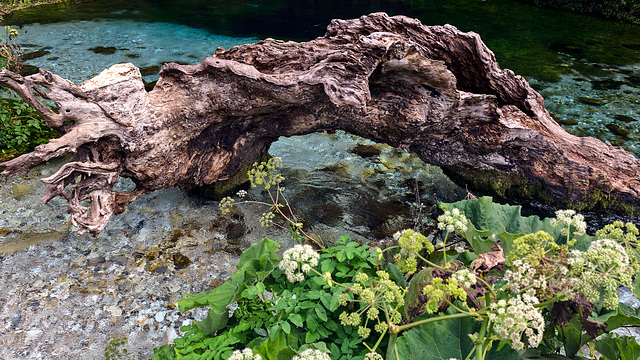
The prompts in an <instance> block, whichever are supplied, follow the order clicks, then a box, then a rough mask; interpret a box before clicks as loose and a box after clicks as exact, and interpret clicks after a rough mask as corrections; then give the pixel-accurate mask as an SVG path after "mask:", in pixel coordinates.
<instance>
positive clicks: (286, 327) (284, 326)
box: [281, 321, 291, 335]
mask: <svg viewBox="0 0 640 360" xmlns="http://www.w3.org/2000/svg"><path fill="white" fill-rule="evenodd" d="M281 326H282V331H284V332H285V334H287V335H289V334H291V324H289V323H288V322H286V321H283V322H282V325H281Z"/></svg>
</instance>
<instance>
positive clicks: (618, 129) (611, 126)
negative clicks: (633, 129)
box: [605, 123, 630, 139]
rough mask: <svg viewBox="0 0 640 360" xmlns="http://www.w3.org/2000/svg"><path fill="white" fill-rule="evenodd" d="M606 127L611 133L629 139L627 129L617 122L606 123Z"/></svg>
mask: <svg viewBox="0 0 640 360" xmlns="http://www.w3.org/2000/svg"><path fill="white" fill-rule="evenodd" d="M605 127H606V128H607V129H609V131H611V133H613V134H615V135H618V136H621V137H623V138H625V139H629V133H630V131H629V130H626V129H623V128H621V127H620V126H618V125H617V124H614V123H611V124H607V125H606V126H605Z"/></svg>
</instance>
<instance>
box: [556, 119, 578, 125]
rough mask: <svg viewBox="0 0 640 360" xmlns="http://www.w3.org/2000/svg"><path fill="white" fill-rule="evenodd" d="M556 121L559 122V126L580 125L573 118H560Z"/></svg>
mask: <svg viewBox="0 0 640 360" xmlns="http://www.w3.org/2000/svg"><path fill="white" fill-rule="evenodd" d="M556 121H557V122H558V124H562V125H578V120H576V119H572V118H568V119H566V118H558V119H556Z"/></svg>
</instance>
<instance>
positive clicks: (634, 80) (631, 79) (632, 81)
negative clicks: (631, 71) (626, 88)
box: [626, 75, 640, 87]
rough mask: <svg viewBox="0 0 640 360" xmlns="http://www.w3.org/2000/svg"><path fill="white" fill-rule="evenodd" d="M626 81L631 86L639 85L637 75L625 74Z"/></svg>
mask: <svg viewBox="0 0 640 360" xmlns="http://www.w3.org/2000/svg"><path fill="white" fill-rule="evenodd" d="M626 81H627V83H628V84H629V85H631V86H634V87H640V76H637V75H632V76H627V78H626Z"/></svg>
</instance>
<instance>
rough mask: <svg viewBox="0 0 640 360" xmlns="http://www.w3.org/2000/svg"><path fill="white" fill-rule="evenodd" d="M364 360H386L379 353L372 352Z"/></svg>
mask: <svg viewBox="0 0 640 360" xmlns="http://www.w3.org/2000/svg"><path fill="white" fill-rule="evenodd" d="M364 360H384V358H383V357H382V355H380V354H378V353H377V352H375V351H372V352H369V353H367V355H365V356H364Z"/></svg>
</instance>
